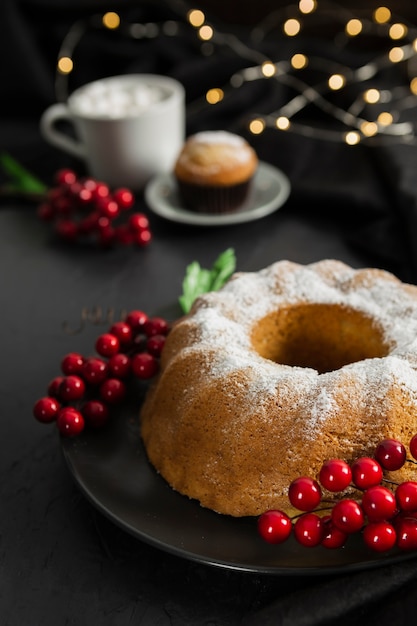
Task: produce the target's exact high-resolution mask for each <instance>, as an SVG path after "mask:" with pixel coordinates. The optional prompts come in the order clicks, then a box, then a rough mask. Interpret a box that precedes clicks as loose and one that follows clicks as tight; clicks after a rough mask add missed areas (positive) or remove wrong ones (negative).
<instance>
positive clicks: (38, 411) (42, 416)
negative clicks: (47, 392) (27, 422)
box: [33, 396, 61, 424]
mask: <svg viewBox="0 0 417 626" xmlns="http://www.w3.org/2000/svg"><path fill="white" fill-rule="evenodd" d="M60 408H61V406H60V404H59V402H57V400H56V399H55V398H51V397H49V396H45V397H44V398H40V399H39V400H38V401H37V402H36V403H35V405H34V407H33V415H34V416H35V418H36V419H37V420H38V422H42V423H44V424H48V423H50V422H54V421H55V420H56V418H57V415H58V412H59V409H60Z"/></svg>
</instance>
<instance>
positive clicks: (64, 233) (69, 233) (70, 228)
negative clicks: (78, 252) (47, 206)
mask: <svg viewBox="0 0 417 626" xmlns="http://www.w3.org/2000/svg"><path fill="white" fill-rule="evenodd" d="M55 230H56V232H57V234H58V235H59V236H60V237H62V238H63V239H66V240H67V241H74V240H75V239H76V237H77V235H78V228H77V224H76V223H75V222H73V221H71V220H64V219H62V220H59V221H58V222H57V223H56V225H55Z"/></svg>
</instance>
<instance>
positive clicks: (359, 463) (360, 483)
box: [352, 456, 383, 489]
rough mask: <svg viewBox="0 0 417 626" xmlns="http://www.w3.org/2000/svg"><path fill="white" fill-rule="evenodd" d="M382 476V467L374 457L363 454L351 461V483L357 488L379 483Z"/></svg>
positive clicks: (365, 487)
mask: <svg viewBox="0 0 417 626" xmlns="http://www.w3.org/2000/svg"><path fill="white" fill-rule="evenodd" d="M382 477H383V472H382V467H381V466H380V464H379V463H378V461H375V459H372V458H370V457H367V456H364V457H361V458H359V459H356V461H354V462H353V463H352V479H353V483H354V484H355V485H356V487H358V488H359V489H368V488H369V487H373V486H374V485H379V483H380V482H381V480H382Z"/></svg>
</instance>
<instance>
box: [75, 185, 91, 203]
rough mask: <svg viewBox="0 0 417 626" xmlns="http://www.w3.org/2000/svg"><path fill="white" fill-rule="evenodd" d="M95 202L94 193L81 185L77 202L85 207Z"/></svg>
mask: <svg viewBox="0 0 417 626" xmlns="http://www.w3.org/2000/svg"><path fill="white" fill-rule="evenodd" d="M92 200H93V192H92V191H91V190H90V189H88V187H84V185H81V187H80V189H79V191H78V194H77V201H78V202H79V203H80V204H81V205H83V206H86V205H89V204H90V203H91V202H92Z"/></svg>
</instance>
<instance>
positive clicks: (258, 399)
mask: <svg viewBox="0 0 417 626" xmlns="http://www.w3.org/2000/svg"><path fill="white" fill-rule="evenodd" d="M409 289H413V288H412V287H411V288H410V286H408V285H407V286H404V284H403V283H401V282H400V281H397V280H395V279H393V277H392V276H391V275H390V274H386V273H384V272H381V271H377V273H376V274H375V275H374V276H373V275H372V274H371V275H370V276H369V274H368V275H366V276H365V275H364V277H363V280H361V277H360V276H358V270H352V269H351V268H349V267H347V266H346V265H344V264H342V263H339V262H338V261H324V262H323V261H322V262H320V263H319V264H312V265H311V266H300V265H296V264H293V263H290V262H286V261H281V262H279V263H278V264H274V265H272V266H271V267H269V268H266V269H264V270H261V271H260V272H256V273H238V274H236V275H235V276H234V277H233V278H232V280H230V281H229V283H228V284H227V285H226V286H225V287H224V288H223V289H222V290H221V291H220V292H216V293H209V294H206V295H204V296H202V297H201V298H200V299H199V300H198V302H197V303H196V306H195V308H194V312H193V315H192V318H191V321H190V323H191V324H192V325H193V327H195V328H197V329H198V337H199V339H198V342H197V343H196V344H194V345H191V346H190V347H189V348H186V350H187V351H193V350H201V348H202V347H203V348H204V347H205V346H206V348H205V349H207V350H210V351H211V352H212V354H213V361H212V362H211V368H210V373H209V375H210V376H211V377H213V378H216V379H217V378H218V379H219V380H220V379H222V378H223V377H225V376H227V375H229V374H231V373H233V372H236V371H242V372H243V373H244V375H245V377H246V380H247V385H246V396H247V401H248V406H250V405H251V404H252V403H257V404H262V403H263V402H264V401H265V400H266V399H268V400H270V398H271V396H273V395H276V394H277V393H278V390H279V393H280V394H281V395H282V394H283V393H284V394H288V398H290V397H295V396H296V395H297V394H298V392H299V391H300V385H301V386H302V387H303V397H304V399H305V402H306V407H305V408H306V411H305V413H306V415H308V416H309V417H308V420H306V423H305V436H306V439H309V438H310V437H313V436H317V430H318V429H319V430H320V429H322V428H324V426H325V424H326V421H327V419H328V417H329V416H332V415H334V414H336V413H337V411H338V401H337V399H336V397H335V396H336V394H335V393H334V392H333V391H332V390H334V389H337V390H339V386H340V385H339V384H338V380H339V378H340V376H341V372H347V373H349V372H352V374H353V378H354V379H356V385H357V386H358V387H361V386H363V385H365V383H366V387H367V389H368V390H369V397H368V398H367V402H369V403H370V404H373V403H377V402H379V401H380V400H381V397H384V395H385V393H386V388H387V385H392V381H393V380H395V384H396V385H399V386H401V387H402V388H404V389H405V390H407V393H409V394H410V396H412V397H414V398H415V402H416V405H417V375H416V371H415V369H414V368H415V367H417V360H416V357H415V355H416V353H417V288H415V289H416V291H415V292H413V294H412V295H410V292H409V291H408V290H409ZM304 302H312V303H314V304H340V305H343V306H344V307H348V308H351V309H354V310H356V311H359V312H361V313H363V314H364V315H366V316H367V317H369V318H371V319H372V320H373V321H374V323H375V324H377V325H378V326H379V327H380V328H382V329H383V333H384V340H385V341H386V342H387V344H388V345H389V346H390V350H389V356H387V357H384V358H373V359H366V360H364V361H359V362H356V363H351V364H349V365H346V366H344V367H343V368H341V370H336V371H331V372H326V373H323V374H319V373H318V372H317V371H316V370H314V369H310V368H298V367H289V366H287V365H282V364H278V363H274V362H272V361H269V360H268V359H264V358H262V357H261V356H259V355H258V354H257V353H256V351H254V350H253V349H252V346H251V339H250V329H251V328H252V326H253V325H254V323H256V322H257V321H259V320H261V319H262V318H264V317H265V316H266V315H268V314H269V313H271V312H273V311H276V310H278V309H279V308H280V307H283V306H291V305H296V304H297V303H304ZM287 382H289V384H287ZM295 388H298V390H296V391H295ZM339 396H340V393H339ZM360 397H362V396H361V395H360ZM248 414H250V411H249V412H248Z"/></svg>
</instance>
